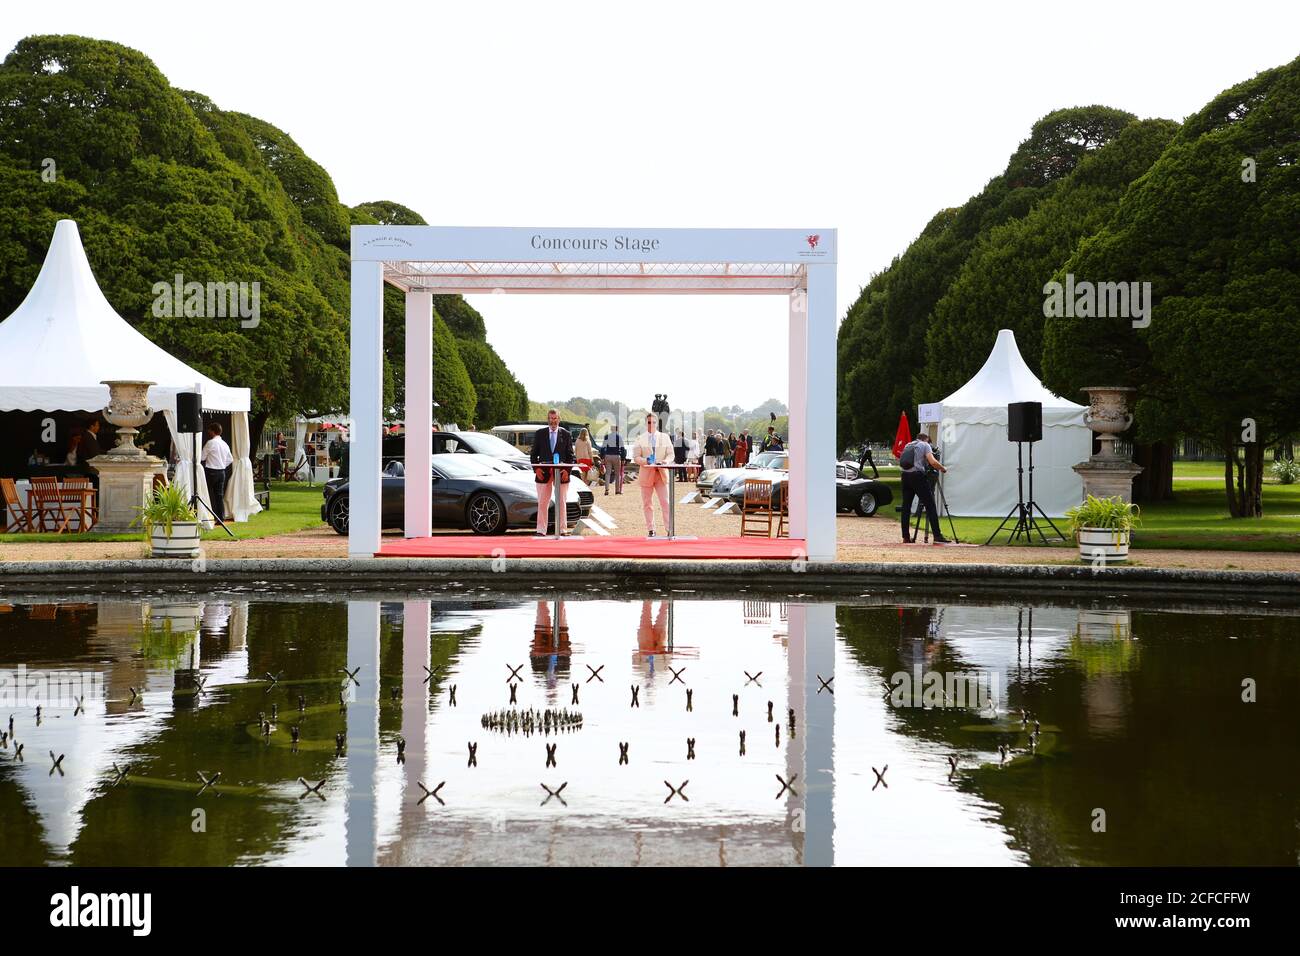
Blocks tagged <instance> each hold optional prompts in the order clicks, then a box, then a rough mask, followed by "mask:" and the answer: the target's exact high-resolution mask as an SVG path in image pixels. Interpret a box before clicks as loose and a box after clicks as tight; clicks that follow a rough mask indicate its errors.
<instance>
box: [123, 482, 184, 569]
mask: <svg viewBox="0 0 1300 956" xmlns="http://www.w3.org/2000/svg"><path fill="white" fill-rule="evenodd" d="M138 514H139V517H137V518H136V521H135V523H137V524H140V525H142V526H143V527H144V536H145V539H146V540H147V541H148V542H149V546H150V547H151V548H152V549H153V556H154V557H155V558H197V557H198V556H199V516H198V515H197V514H195V512H194V509H193V508H191V507H190V503H189V501H188V500H187V499H186V497H185V492H184V491H182V490H181V488H180V486H179V485H159V486H158V487H157V488H155V489H154V490H153V493H152V494H151V495H149V497H148V498H146V499H145V503H144V507H143V508H140V509H138Z"/></svg>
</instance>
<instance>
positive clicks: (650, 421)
mask: <svg viewBox="0 0 1300 956" xmlns="http://www.w3.org/2000/svg"><path fill="white" fill-rule="evenodd" d="M645 429H646V430H645V431H644V432H642V433H641V434H640V435H638V436H637V439H636V442H635V443H634V444H633V445H632V458H633V460H635V461H636V463H637V467H638V468H639V469H640V470H639V473H638V475H637V479H636V483H637V485H638V486H639V487H640V489H641V508H642V510H643V511H644V512H645V526H646V530H647V531H648V532H649V536H650V537H652V538H653V537H654V536H655V515H654V503H653V502H652V501H651V500H650V496H651V495H652V494H654V493H655V492H656V491H657V492H658V493H659V514H660V515H661V516H662V517H663V519H664V530H665V531H667V530H668V473H667V472H666V471H664V470H663V469H662V468H654V467H650V466H652V465H655V464H661V465H671V464H672V463H673V462H674V460H675V459H674V457H673V443H672V441H671V440H670V439H669V438H668V436H667V435H665V434H664V433H663V432H661V431H659V417H658V416H657V415H655V414H654V413H653V412H651V413H650V414H649V415H647V416H646V417H645Z"/></svg>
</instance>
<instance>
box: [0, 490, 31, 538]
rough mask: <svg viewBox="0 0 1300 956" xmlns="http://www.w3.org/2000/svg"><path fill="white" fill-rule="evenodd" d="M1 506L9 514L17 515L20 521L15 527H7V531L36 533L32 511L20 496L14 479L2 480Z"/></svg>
mask: <svg viewBox="0 0 1300 956" xmlns="http://www.w3.org/2000/svg"><path fill="white" fill-rule="evenodd" d="M0 498H2V499H3V500H2V502H0V506H3V507H4V508H5V510H6V511H8V512H9V514H12V515H17V517H18V520H17V524H16V526H15V527H12V528H11V527H8V526H6V527H5V531H7V532H9V533H12V532H15V531H35V530H36V524H35V523H34V522H33V521H32V512H31V509H30V508H28V507H27V503H26V502H24V501H23V500H22V498H21V497H19V495H18V485H17V483H15V482H14V480H13V479H12V478H0Z"/></svg>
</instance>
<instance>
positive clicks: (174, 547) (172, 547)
mask: <svg viewBox="0 0 1300 956" xmlns="http://www.w3.org/2000/svg"><path fill="white" fill-rule="evenodd" d="M149 546H150V547H151V548H152V549H153V556H154V557H155V558H197V557H198V556H199V523H198V522H197V521H173V522H172V533H171V535H170V536H168V534H167V529H166V527H164V526H163V525H155V526H154V529H153V531H152V533H151V534H150V535H149Z"/></svg>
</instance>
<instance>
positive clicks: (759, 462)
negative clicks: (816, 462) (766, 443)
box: [695, 451, 790, 498]
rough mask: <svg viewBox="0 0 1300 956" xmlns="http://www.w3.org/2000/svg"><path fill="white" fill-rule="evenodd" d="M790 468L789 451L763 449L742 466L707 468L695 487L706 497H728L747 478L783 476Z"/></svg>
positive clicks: (696, 480) (696, 481)
mask: <svg viewBox="0 0 1300 956" xmlns="http://www.w3.org/2000/svg"><path fill="white" fill-rule="evenodd" d="M789 470H790V453H789V452H784V451H761V452H759V453H758V454H757V455H755V456H754V459H753V461H750V462H748V463H747V464H745V465H744V466H742V467H740V468H709V469H705V470H704V471H702V472H700V474H699V476H698V477H697V478H696V479H695V487H696V488H697V489H698V490H699V491H700V492H701V493H703V495H704V496H705V497H706V498H727V497H729V496H730V495H731V492H732V491H734V490H735V489H736V487H737V486H739V485H743V484H744V483H745V479H746V478H770V479H774V478H781V477H784V475H785V473H786V472H787V471H789ZM769 472H771V474H769Z"/></svg>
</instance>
